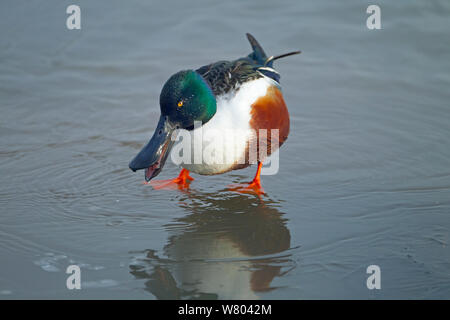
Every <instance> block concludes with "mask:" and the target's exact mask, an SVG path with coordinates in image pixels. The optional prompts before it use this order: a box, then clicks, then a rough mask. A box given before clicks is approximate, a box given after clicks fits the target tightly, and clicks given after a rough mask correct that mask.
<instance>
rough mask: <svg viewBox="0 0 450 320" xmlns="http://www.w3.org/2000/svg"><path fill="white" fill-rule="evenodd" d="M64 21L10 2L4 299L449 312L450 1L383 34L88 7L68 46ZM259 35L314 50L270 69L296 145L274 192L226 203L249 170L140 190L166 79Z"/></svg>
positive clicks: (242, 13)
mask: <svg viewBox="0 0 450 320" xmlns="http://www.w3.org/2000/svg"><path fill="white" fill-rule="evenodd" d="M70 4H74V2H73V1H11V0H3V1H1V3H0V111H1V117H0V177H1V178H0V179H1V183H0V299H11V298H32V299H34V298H63V299H78V298H100V299H103V298H124V299H128V298H130V299H135V298H137V299H141V298H142V299H156V298H159V299H164V298H183V299H189V298H199V297H200V298H211V299H214V298H219V299H222V298H252V299H253V298H254V299H258V298H259V299H305V298H310V299H317V298H331V299H336V298H338V299H342V298H343V299H350V298H358V299H378V298H387V299H392V298H406V299H418V298H447V299H448V298H450V250H449V234H450V232H449V231H450V139H449V138H450V90H449V88H450V48H449V46H450V33H449V31H450V3H449V2H448V1H444V0H442V1H406V0H402V1H377V2H376V4H378V5H379V6H380V7H381V19H382V20H381V22H382V29H381V30H369V29H367V27H366V18H367V17H368V15H367V14H366V8H367V6H368V5H369V4H373V3H372V2H370V1H356V0H355V1H308V2H306V1H298V0H297V1H280V2H274V1H256V0H255V1H142V0H132V1H106V0H95V1H76V4H78V5H79V6H80V7H81V19H82V20H81V27H82V29H81V30H72V31H71V30H67V28H66V25H65V23H66V18H67V16H68V15H67V14H66V13H65V11H66V7H67V6H68V5H70ZM246 32H250V33H252V34H253V35H254V36H255V37H256V38H257V39H258V40H259V41H260V43H261V44H262V45H263V47H264V49H265V51H266V52H267V53H268V54H281V53H284V52H287V51H290V50H295V49H300V50H302V51H303V53H302V54H301V55H300V56H294V57H289V58H286V59H283V60H280V61H277V62H276V63H275V66H276V68H277V70H278V71H279V72H280V73H281V75H282V79H281V80H282V85H283V92H284V97H285V100H286V103H287V105H288V108H289V110H290V115H291V132H290V136H289V139H288V141H287V142H286V144H285V145H284V146H283V147H282V150H281V152H280V162H281V163H280V171H279V173H278V174H277V175H273V176H264V177H263V185H264V188H265V191H266V192H267V195H266V196H265V197H263V199H262V201H261V200H259V199H258V198H257V197H255V196H252V195H240V194H235V193H232V192H229V191H227V189H226V186H227V184H230V183H233V182H242V181H248V180H250V179H251V177H252V176H253V175H254V172H255V168H254V167H251V168H247V169H244V170H240V171H234V172H232V173H228V174H224V175H220V176H208V177H203V176H198V175H194V177H195V178H196V180H195V181H194V182H193V183H192V185H191V187H190V191H189V192H179V191H154V190H152V189H151V187H149V186H144V185H142V184H141V182H142V181H143V174H142V172H139V173H132V172H131V171H130V170H129V169H128V167H127V165H128V162H129V161H130V159H131V158H132V157H133V156H134V155H135V154H136V153H137V152H138V151H139V149H140V148H141V146H142V145H143V144H144V143H146V142H147V140H148V139H149V137H150V135H151V133H152V130H153V129H154V128H155V126H156V122H157V118H158V113H159V105H158V97H159V92H160V90H161V88H162V85H163V84H164V82H165V81H166V80H167V78H168V77H169V76H170V75H171V74H173V73H175V72H177V71H179V70H182V69H188V68H197V67H200V66H202V65H204V64H207V63H210V62H214V61H217V60H221V59H234V58H237V57H240V56H244V55H246V54H248V53H249V52H250V51H249V50H250V47H249V45H248V43H247V40H246V38H245V33H246ZM177 173H178V168H176V167H175V166H174V165H173V164H172V163H168V164H167V165H166V167H165V168H164V171H163V172H162V174H161V175H160V177H162V178H166V179H168V178H171V177H174V176H175V175H176V174H177ZM71 264H77V265H79V266H80V267H81V281H82V289H81V290H68V289H67V288H66V279H67V277H68V275H67V274H66V273H65V270H66V268H67V266H69V265H71ZM372 264H375V265H378V266H380V268H381V275H382V278H381V286H382V288H381V290H368V289H367V287H366V279H367V277H368V274H366V268H367V266H369V265H372Z"/></svg>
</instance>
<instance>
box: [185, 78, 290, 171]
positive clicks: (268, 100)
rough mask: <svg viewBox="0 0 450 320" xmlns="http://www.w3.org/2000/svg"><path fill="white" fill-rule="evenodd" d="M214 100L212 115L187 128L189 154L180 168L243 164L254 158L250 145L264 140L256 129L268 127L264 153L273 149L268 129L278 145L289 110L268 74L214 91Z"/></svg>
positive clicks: (284, 135)
mask: <svg viewBox="0 0 450 320" xmlns="http://www.w3.org/2000/svg"><path fill="white" fill-rule="evenodd" d="M224 91H225V90H224ZM216 102H217V111H216V114H215V115H214V117H213V118H212V119H211V120H210V121H208V122H207V123H205V124H204V125H203V126H201V127H200V128H196V129H194V130H191V131H190V135H189V136H190V137H191V151H192V152H191V154H192V156H191V157H190V161H189V160H188V161H184V162H183V163H182V164H181V166H182V167H183V168H185V169H188V170H190V171H193V172H195V173H199V174H205V175H211V174H220V173H224V172H227V171H230V170H235V169H240V168H245V167H247V166H248V165H250V164H251V162H252V160H255V159H254V158H252V157H251V156H249V151H250V149H251V147H250V146H255V145H256V146H260V145H262V144H264V143H266V140H265V139H264V141H262V140H261V141H260V139H259V137H260V135H259V130H260V129H266V130H268V131H269V133H268V134H267V137H268V142H269V146H268V148H267V153H268V155H269V154H270V153H271V152H273V151H275V150H271V148H270V137H271V136H272V135H271V134H270V130H271V129H277V130H278V135H276V137H277V139H278V141H277V144H278V145H281V144H282V143H283V142H284V140H286V138H287V135H288V133H289V114H288V111H287V108H286V104H285V102H284V99H283V96H282V94H281V89H280V87H279V85H278V83H277V82H275V81H274V80H272V79H271V78H269V77H266V76H260V77H257V78H255V79H252V80H250V81H247V82H244V83H242V84H239V83H238V84H237V85H236V84H235V88H234V89H232V90H228V91H227V92H222V93H221V94H219V95H217V99H216ZM278 137H279V138H278ZM199 149H201V154H202V155H201V159H200V157H199ZM252 150H253V149H252ZM256 151H257V153H256V155H257V157H258V159H257V160H263V159H260V158H259V148H258V149H257V150H256ZM196 154H197V156H196ZM185 159H186V158H185ZM200 160H201V161H200Z"/></svg>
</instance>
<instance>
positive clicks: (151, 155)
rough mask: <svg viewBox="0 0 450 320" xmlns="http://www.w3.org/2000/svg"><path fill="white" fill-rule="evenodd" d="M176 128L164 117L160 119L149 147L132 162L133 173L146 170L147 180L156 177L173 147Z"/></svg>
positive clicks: (148, 144)
mask: <svg viewBox="0 0 450 320" xmlns="http://www.w3.org/2000/svg"><path fill="white" fill-rule="evenodd" d="M174 129H175V127H174V126H172V125H171V124H170V123H169V121H167V119H166V118H165V117H163V116H161V117H160V118H159V122H158V126H157V127H156V130H155V133H154V134H153V137H152V138H151V139H150V141H149V142H148V143H147V145H146V146H145V147H144V148H143V149H142V150H141V151H140V152H139V153H138V154H137V156H136V157H135V158H134V159H133V160H132V161H131V162H130V165H129V167H130V169H131V170H133V171H137V170H142V169H145V180H146V181H147V182H148V181H150V180H151V179H153V178H154V177H156V176H157V175H158V174H159V173H160V172H161V170H162V168H163V167H164V164H165V162H166V160H167V157H168V155H169V153H170V149H171V148H172V146H173V143H174V141H172V139H171V137H172V133H173V131H174Z"/></svg>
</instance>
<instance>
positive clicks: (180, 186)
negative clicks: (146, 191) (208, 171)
mask: <svg viewBox="0 0 450 320" xmlns="http://www.w3.org/2000/svg"><path fill="white" fill-rule="evenodd" d="M193 180H194V178H192V177H191V176H190V175H189V170H186V169H182V170H181V172H180V174H179V175H178V177H176V178H175V179H168V180H153V181H150V183H148V184H149V185H151V186H152V187H153V189H155V190H186V189H188V188H189V184H190V183H191V181H193Z"/></svg>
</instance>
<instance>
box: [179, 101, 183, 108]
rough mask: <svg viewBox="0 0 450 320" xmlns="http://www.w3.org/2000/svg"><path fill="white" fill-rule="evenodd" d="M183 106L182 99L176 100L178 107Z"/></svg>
mask: <svg viewBox="0 0 450 320" xmlns="http://www.w3.org/2000/svg"><path fill="white" fill-rule="evenodd" d="M182 106H183V100H180V101H178V108H181V107H182Z"/></svg>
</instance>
